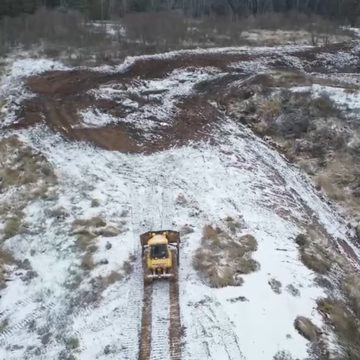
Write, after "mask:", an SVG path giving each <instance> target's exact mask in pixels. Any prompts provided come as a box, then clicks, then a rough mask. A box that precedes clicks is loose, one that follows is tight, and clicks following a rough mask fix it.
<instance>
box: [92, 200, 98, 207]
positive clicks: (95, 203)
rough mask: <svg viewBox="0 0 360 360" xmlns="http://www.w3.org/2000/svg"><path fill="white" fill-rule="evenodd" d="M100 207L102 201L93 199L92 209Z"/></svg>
mask: <svg viewBox="0 0 360 360" xmlns="http://www.w3.org/2000/svg"><path fill="white" fill-rule="evenodd" d="M98 206H100V200H99V199H92V200H91V207H98Z"/></svg>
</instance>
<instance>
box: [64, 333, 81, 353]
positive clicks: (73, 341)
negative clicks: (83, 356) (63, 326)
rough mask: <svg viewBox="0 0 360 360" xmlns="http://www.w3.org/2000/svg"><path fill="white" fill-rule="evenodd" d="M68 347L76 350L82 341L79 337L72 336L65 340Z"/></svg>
mask: <svg viewBox="0 0 360 360" xmlns="http://www.w3.org/2000/svg"><path fill="white" fill-rule="evenodd" d="M65 344H66V348H67V349H69V350H75V349H77V348H78V347H79V346H80V341H79V339H78V338H77V337H75V336H71V337H69V338H67V339H66V340H65Z"/></svg>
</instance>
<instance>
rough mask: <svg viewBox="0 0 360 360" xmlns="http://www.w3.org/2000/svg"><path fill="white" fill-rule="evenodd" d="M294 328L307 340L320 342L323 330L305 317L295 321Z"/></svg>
mask: <svg viewBox="0 0 360 360" xmlns="http://www.w3.org/2000/svg"><path fill="white" fill-rule="evenodd" d="M294 327H295V329H296V330H297V331H298V332H299V334H300V335H302V336H303V337H304V338H305V339H307V340H309V341H311V342H318V341H319V338H320V336H321V330H320V329H319V328H318V327H317V326H316V325H314V324H313V322H312V321H311V320H310V319H308V318H307V317H305V316H298V317H297V318H296V319H295V321H294Z"/></svg>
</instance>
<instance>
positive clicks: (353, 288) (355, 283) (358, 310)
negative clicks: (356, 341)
mask: <svg viewBox="0 0 360 360" xmlns="http://www.w3.org/2000/svg"><path fill="white" fill-rule="evenodd" d="M342 284H343V291H344V292H345V294H346V296H347V298H348V299H349V302H350V305H351V308H352V309H353V311H354V313H355V314H356V316H357V317H358V318H360V279H359V277H358V276H357V275H355V274H351V275H348V276H347V277H346V278H345V280H344V281H343V283H342Z"/></svg>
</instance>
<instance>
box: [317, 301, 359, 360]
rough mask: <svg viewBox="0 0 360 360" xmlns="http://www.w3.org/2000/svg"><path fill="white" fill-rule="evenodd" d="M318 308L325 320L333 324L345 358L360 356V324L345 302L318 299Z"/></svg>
mask: <svg viewBox="0 0 360 360" xmlns="http://www.w3.org/2000/svg"><path fill="white" fill-rule="evenodd" d="M318 309H319V311H320V313H321V314H322V315H323V317H324V319H325V321H327V322H328V323H330V325H332V327H333V329H334V331H335V334H336V336H337V338H338V344H339V345H340V346H341V350H342V356H343V359H359V358H360V342H359V339H360V324H359V320H358V319H357V318H356V317H355V316H354V314H353V313H351V312H350V311H349V310H348V309H347V308H346V306H345V304H343V303H341V302H339V301H336V300H333V299H322V300H319V301H318Z"/></svg>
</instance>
